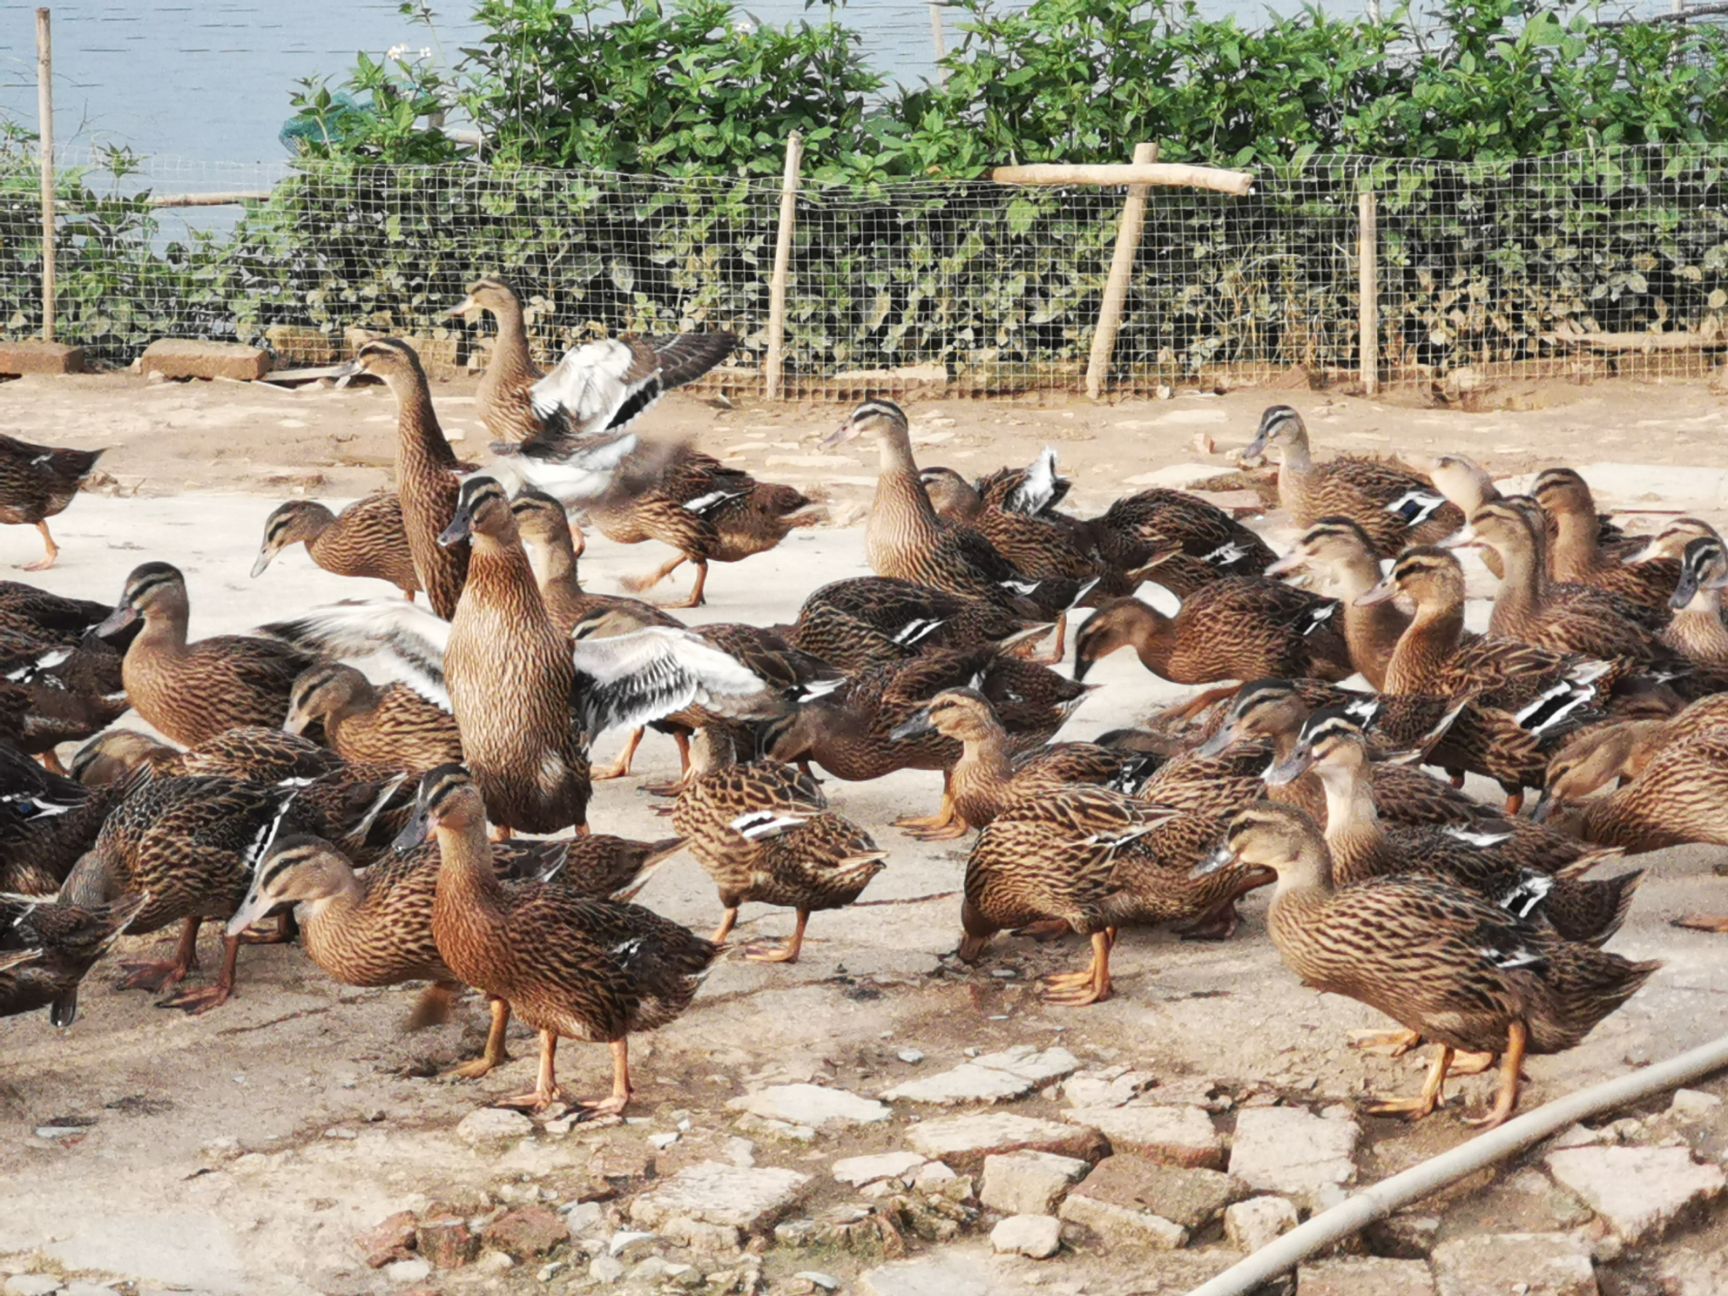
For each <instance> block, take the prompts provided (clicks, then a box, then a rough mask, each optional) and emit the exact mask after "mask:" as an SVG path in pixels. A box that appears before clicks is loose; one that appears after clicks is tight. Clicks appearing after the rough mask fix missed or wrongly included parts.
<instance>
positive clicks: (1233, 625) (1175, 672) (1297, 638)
mask: <svg viewBox="0 0 1728 1296" xmlns="http://www.w3.org/2000/svg"><path fill="white" fill-rule="evenodd" d="M1338 612H1339V608H1338V603H1337V602H1336V601H1335V600H1333V599H1326V598H1320V597H1318V596H1316V595H1313V594H1309V593H1307V592H1306V591H1304V590H1298V589H1293V588H1291V587H1290V586H1288V585H1281V584H1279V583H1277V582H1275V581H1269V580H1266V579H1265V578H1263V577H1259V576H1233V577H1228V578H1226V579H1224V580H1219V581H1214V582H1213V583H1212V584H1210V585H1204V586H1202V587H1201V588H1199V589H1197V590H1195V591H1194V592H1193V593H1192V594H1190V595H1189V596H1188V597H1187V598H1186V599H1184V600H1183V601H1182V605H1181V606H1180V607H1179V608H1178V609H1177V611H1176V614H1175V615H1174V616H1165V615H1164V614H1163V613H1162V612H1160V611H1158V610H1157V609H1156V608H1154V607H1152V606H1151V605H1150V604H1148V603H1143V602H1141V601H1140V600H1139V599H1133V598H1126V599H1118V600H1116V601H1115V602H1113V603H1108V604H1106V605H1105V606H1103V607H1101V608H1099V609H1098V610H1097V611H1096V612H1094V613H1093V614H1092V615H1091V616H1090V617H1088V618H1087V620H1086V624H1085V625H1083V626H1081V627H1080V633H1079V634H1078V635H1077V636H1076V638H1075V648H1074V678H1075V679H1076V680H1084V679H1085V678H1086V676H1087V675H1088V674H1090V673H1091V670H1092V667H1093V666H1094V665H1096V664H1097V663H1098V662H1099V661H1101V660H1103V659H1104V658H1105V657H1107V656H1109V655H1110V654H1111V653H1113V652H1115V651H1117V650H1118V649H1121V648H1132V649H1133V650H1134V652H1135V654H1136V655H1137V656H1138V657H1139V658H1140V664H1141V665H1142V666H1144V667H1145V668H1146V669H1147V670H1149V671H1151V672H1152V673H1153V674H1154V675H1157V676H1158V677H1159V678H1160V679H1167V680H1169V681H1171V682H1172V683H1175V684H1210V683H1215V682H1217V681H1219V680H1252V679H1261V678H1263V677H1266V676H1312V677H1313V678H1316V679H1323V680H1333V681H1336V680H1342V679H1345V678H1347V677H1348V676H1349V675H1350V674H1352V673H1353V671H1354V670H1355V668H1354V667H1353V666H1352V665H1351V664H1350V650H1349V647H1348V645H1347V644H1346V643H1345V640H1344V635H1343V633H1342V632H1341V630H1340V628H1339V624H1338V623H1339V621H1340V620H1341V619H1342V618H1341V617H1340V616H1339V615H1338ZM1234 691H1235V689H1234V688H1233V687H1232V688H1230V689H1224V690H1218V691H1215V692H1214V693H1207V694H1202V695H1201V697H1200V698H1199V699H1197V700H1196V701H1195V702H1193V703H1191V704H1190V711H1194V710H1198V709H1199V708H1200V707H1202V706H1205V705H1210V704H1211V703H1212V702H1214V701H1216V700H1217V699H1218V698H1220V697H1226V696H1229V695H1230V694H1231V693H1233V692H1234Z"/></svg>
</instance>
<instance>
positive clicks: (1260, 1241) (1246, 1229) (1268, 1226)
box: [1224, 1197, 1297, 1251]
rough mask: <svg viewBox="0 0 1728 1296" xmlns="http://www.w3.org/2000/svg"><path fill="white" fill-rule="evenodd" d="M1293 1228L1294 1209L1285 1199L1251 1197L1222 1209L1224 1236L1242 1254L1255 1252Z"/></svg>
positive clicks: (1294, 1225)
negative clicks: (1242, 1252)
mask: <svg viewBox="0 0 1728 1296" xmlns="http://www.w3.org/2000/svg"><path fill="white" fill-rule="evenodd" d="M1296 1224H1297V1215H1296V1208H1295V1207H1294V1206H1292V1205H1291V1204H1290V1202H1289V1199H1288V1198H1284V1197H1250V1198H1249V1199H1248V1200H1247V1201H1240V1202H1237V1203H1236V1204H1235V1205H1233V1206H1227V1207H1225V1209H1224V1236H1225V1237H1227V1238H1228V1239H1230V1242H1231V1244H1232V1245H1233V1246H1235V1247H1236V1248H1237V1249H1238V1250H1241V1251H1258V1250H1259V1249H1260V1248H1261V1247H1263V1246H1265V1245H1266V1244H1267V1243H1268V1242H1270V1241H1271V1240H1272V1239H1273V1238H1275V1237H1277V1236H1278V1235H1279V1234H1281V1233H1288V1232H1289V1231H1290V1230H1291V1229H1293V1228H1295V1227H1296Z"/></svg>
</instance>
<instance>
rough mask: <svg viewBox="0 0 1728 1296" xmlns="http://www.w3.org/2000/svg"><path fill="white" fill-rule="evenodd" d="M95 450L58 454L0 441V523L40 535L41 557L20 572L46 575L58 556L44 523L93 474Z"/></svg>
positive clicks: (98, 455)
mask: <svg viewBox="0 0 1728 1296" xmlns="http://www.w3.org/2000/svg"><path fill="white" fill-rule="evenodd" d="M103 453H104V452H103V451H101V450H63V449H59V448H57V447H55V446H42V445H32V444H31V443H30V442H28V441H20V440H18V439H17V438H16V437H9V436H0V523H11V524H14V525H18V526H33V527H35V528H36V529H37V530H38V531H40V532H41V533H42V545H43V549H44V550H45V552H44V554H43V556H42V557H41V558H39V559H37V560H36V561H35V562H33V563H26V564H25V566H24V570H25V571H47V570H48V568H50V567H52V566H53V565H54V560H55V559H56V558H58V557H59V556H60V546H59V545H57V544H55V543H54V536H53V533H52V532H50V531H49V530H48V519H49V518H51V517H53V516H54V515H55V514H57V513H63V512H65V511H66V506H67V505H68V504H70V503H71V502H72V497H73V496H74V495H76V494H77V493H78V489H79V487H81V486H83V484H84V482H85V479H86V478H88V477H89V476H90V474H91V473H93V472H94V471H96V461H97V460H98V459H100V458H101V457H102V455H103Z"/></svg>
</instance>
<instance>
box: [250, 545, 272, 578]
mask: <svg viewBox="0 0 1728 1296" xmlns="http://www.w3.org/2000/svg"><path fill="white" fill-rule="evenodd" d="M275 556H276V551H275V550H274V549H271V548H269V547H268V546H266V547H265V548H263V549H260V550H259V551H258V556H257V557H256V558H254V559H253V560H252V579H253V580H257V579H258V578H259V577H260V576H262V575H263V574H264V569H265V568H266V567H268V566H269V565H270V560H271V559H272V558H274V557H275Z"/></svg>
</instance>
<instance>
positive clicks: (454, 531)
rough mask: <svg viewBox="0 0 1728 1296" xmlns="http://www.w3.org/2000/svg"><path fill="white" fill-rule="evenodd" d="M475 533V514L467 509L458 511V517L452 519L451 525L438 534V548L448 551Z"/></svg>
mask: <svg viewBox="0 0 1728 1296" xmlns="http://www.w3.org/2000/svg"><path fill="white" fill-rule="evenodd" d="M473 533H474V514H473V513H472V512H471V511H470V510H468V509H465V508H459V509H457V510H456V516H455V517H453V518H451V519H450V525H449V526H447V527H445V528H444V529H443V530H442V531H440V532H439V533H438V547H439V548H440V549H448V548H449V547H450V546H451V545H457V544H461V543H462V542H463V541H464V540H466V539H467V538H468V537H469V536H470V535H472V534H473Z"/></svg>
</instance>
